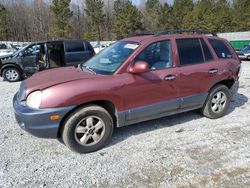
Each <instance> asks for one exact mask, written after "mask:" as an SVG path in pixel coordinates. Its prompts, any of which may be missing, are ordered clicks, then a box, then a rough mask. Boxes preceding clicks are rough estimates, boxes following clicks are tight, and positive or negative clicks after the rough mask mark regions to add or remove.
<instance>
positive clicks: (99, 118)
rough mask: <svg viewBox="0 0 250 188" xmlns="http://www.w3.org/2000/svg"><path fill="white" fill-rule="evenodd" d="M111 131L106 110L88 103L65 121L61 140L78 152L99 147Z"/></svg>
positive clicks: (104, 142) (105, 141)
mask: <svg viewBox="0 0 250 188" xmlns="http://www.w3.org/2000/svg"><path fill="white" fill-rule="evenodd" d="M112 133H113V119H112V117H111V116H110V114H109V113H108V111H107V110H105V109H104V108H102V107H100V106H96V105H90V106H85V107H83V108H81V109H80V110H78V111H76V112H73V113H72V114H71V115H70V116H69V117H68V119H67V120H66V121H65V123H64V126H63V130H62V140H63V142H64V143H65V145H66V146H67V147H69V148H70V149H71V150H73V151H76V152H78V153H89V152H94V151H96V150H99V149H101V148H102V147H104V146H105V144H106V143H107V142H108V141H109V140H110V138H111V136H112Z"/></svg>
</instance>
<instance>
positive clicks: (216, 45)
mask: <svg viewBox="0 0 250 188" xmlns="http://www.w3.org/2000/svg"><path fill="white" fill-rule="evenodd" d="M208 40H209V42H210V44H211V45H212V47H213V49H214V51H215V53H216V55H217V56H218V58H221V59H226V58H232V57H233V55H232V53H231V52H230V50H229V49H228V47H227V45H226V44H225V43H224V42H223V41H221V40H217V39H208Z"/></svg>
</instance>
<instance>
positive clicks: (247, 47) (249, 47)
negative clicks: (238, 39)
mask: <svg viewBox="0 0 250 188" xmlns="http://www.w3.org/2000/svg"><path fill="white" fill-rule="evenodd" d="M247 50H250V45H249V46H246V47H245V48H243V50H242V51H247Z"/></svg>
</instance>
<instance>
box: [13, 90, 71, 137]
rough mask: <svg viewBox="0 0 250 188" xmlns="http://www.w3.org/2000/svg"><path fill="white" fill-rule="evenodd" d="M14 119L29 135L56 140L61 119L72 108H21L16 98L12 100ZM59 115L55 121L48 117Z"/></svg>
mask: <svg viewBox="0 0 250 188" xmlns="http://www.w3.org/2000/svg"><path fill="white" fill-rule="evenodd" d="M13 107H14V111H15V118H16V121H17V122H18V124H19V126H20V127H21V128H22V129H24V130H25V131H27V132H29V133H30V134H32V135H34V136H36V137H40V138H57V136H58V130H59V126H60V122H61V120H62V118H63V117H64V116H65V115H66V114H67V113H68V112H69V111H70V110H72V109H73V108H74V107H72V106H71V107H65V108H48V109H32V108H29V107H27V106H23V105H22V104H21V103H20V101H19V100H18V98H17V94H16V95H15V96H14V98H13ZM52 115H59V116H60V117H61V118H60V119H59V120H57V121H51V120H50V116H52Z"/></svg>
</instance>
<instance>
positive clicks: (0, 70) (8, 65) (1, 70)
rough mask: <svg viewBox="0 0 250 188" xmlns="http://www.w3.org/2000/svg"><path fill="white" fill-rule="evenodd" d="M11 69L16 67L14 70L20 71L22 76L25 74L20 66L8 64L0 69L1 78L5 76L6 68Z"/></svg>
mask: <svg viewBox="0 0 250 188" xmlns="http://www.w3.org/2000/svg"><path fill="white" fill-rule="evenodd" d="M9 67H14V68H16V69H18V70H19V71H20V73H21V74H22V73H23V70H22V69H21V67H20V66H19V65H17V64H13V63H7V64H4V65H2V67H1V69H0V76H1V77H2V76H3V70H4V69H6V68H9Z"/></svg>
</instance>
